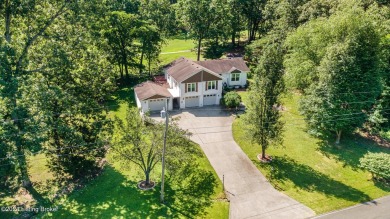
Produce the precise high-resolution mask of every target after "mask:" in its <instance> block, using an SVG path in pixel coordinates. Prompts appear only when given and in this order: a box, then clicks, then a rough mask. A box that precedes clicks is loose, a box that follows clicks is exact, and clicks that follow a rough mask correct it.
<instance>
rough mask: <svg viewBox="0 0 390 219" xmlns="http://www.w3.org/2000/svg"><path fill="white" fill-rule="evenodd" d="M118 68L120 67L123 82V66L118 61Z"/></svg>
mask: <svg viewBox="0 0 390 219" xmlns="http://www.w3.org/2000/svg"><path fill="white" fill-rule="evenodd" d="M118 67H119V74H120V76H121V79H122V80H123V65H122V63H121V62H120V61H119V59H118Z"/></svg>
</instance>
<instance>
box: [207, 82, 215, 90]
mask: <svg viewBox="0 0 390 219" xmlns="http://www.w3.org/2000/svg"><path fill="white" fill-rule="evenodd" d="M216 88H217V81H208V82H207V90H213V89H214V90H215V89H216Z"/></svg>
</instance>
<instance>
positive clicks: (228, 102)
mask: <svg viewBox="0 0 390 219" xmlns="http://www.w3.org/2000/svg"><path fill="white" fill-rule="evenodd" d="M223 103H224V105H225V106H226V107H228V108H235V107H238V106H240V103H241V96H240V95H238V93H237V92H235V91H230V92H227V93H226V94H225V96H224V97H223Z"/></svg>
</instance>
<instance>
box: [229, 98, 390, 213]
mask: <svg viewBox="0 0 390 219" xmlns="http://www.w3.org/2000/svg"><path fill="white" fill-rule="evenodd" d="M240 95H242V99H243V101H244V103H245V101H246V100H247V98H248V93H246V92H241V93H240ZM284 100H285V101H284V106H285V107H286V111H285V112H283V120H285V121H286V125H285V131H284V143H283V147H279V148H275V147H270V148H269V149H268V150H267V154H269V155H271V156H272V157H273V158H274V160H273V162H271V163H270V164H260V163H259V161H258V160H257V159H256V155H257V154H258V153H260V147H259V146H258V145H251V144H250V143H249V141H248V140H247V138H246V137H245V133H244V131H243V128H242V127H243V125H244V124H243V123H242V120H240V119H236V120H235V121H234V123H233V135H234V139H235V141H236V142H237V143H238V144H239V145H240V146H241V148H242V149H243V150H244V152H245V153H246V154H247V155H248V156H249V158H250V159H251V160H252V161H253V163H255V164H256V166H257V167H258V168H259V170H260V171H261V172H262V173H263V174H264V175H265V176H266V177H267V178H268V179H269V180H270V181H271V183H272V184H273V185H274V186H275V188H277V189H278V190H280V191H282V192H283V193H285V194H287V195H288V196H290V197H292V198H294V199H296V200H298V201H300V202H302V203H303V204H305V205H307V206H308V207H310V208H312V209H313V210H314V211H315V212H316V213H318V214H320V213H324V212H328V211H332V210H336V209H340V208H344V207H347V206H351V205H354V204H357V203H360V202H363V201H368V200H371V199H375V198H378V197H381V196H384V195H388V194H390V187H389V186H388V185H387V186H386V185H384V184H382V183H377V182H374V181H372V180H371V174H370V173H368V172H366V171H363V170H361V169H360V168H359V166H358V165H359V158H361V157H362V156H363V155H364V154H366V153H367V152H385V153H390V150H389V149H386V148H383V147H380V146H377V145H376V144H375V142H372V141H370V140H367V139H364V138H362V137H361V136H359V135H358V134H353V135H350V136H344V137H343V138H342V142H341V144H340V146H338V147H336V146H334V145H333V143H329V144H328V143H326V142H325V141H322V140H320V139H318V138H316V137H313V136H311V135H309V134H308V133H307V132H306V126H305V122H304V121H302V120H299V119H302V118H303V117H302V116H300V115H299V113H298V111H297V107H298V105H297V103H298V100H299V95H296V94H291V95H290V96H289V97H286V98H285V99H284ZM297 119H298V120H297ZM291 120H296V121H291ZM333 140H334V139H331V141H330V142H333Z"/></svg>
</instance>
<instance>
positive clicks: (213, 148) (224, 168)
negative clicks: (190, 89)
mask: <svg viewBox="0 0 390 219" xmlns="http://www.w3.org/2000/svg"><path fill="white" fill-rule="evenodd" d="M171 114H172V115H174V117H175V116H180V120H179V121H178V123H179V125H180V126H181V128H183V129H188V130H189V131H190V132H192V133H193V136H192V137H191V138H192V140H193V141H195V142H196V143H198V144H199V145H200V146H201V148H202V149H203V151H204V152H205V154H206V156H207V158H208V159H209V161H210V163H211V165H212V166H213V168H214V169H215V171H216V172H217V174H218V177H219V178H220V179H221V180H222V178H223V177H224V181H225V189H226V190H227V194H228V196H229V199H230V218H233V219H236V218H288V219H294V218H308V217H311V216H314V215H315V213H314V212H313V211H312V210H311V209H310V208H308V207H306V206H305V205H303V204H301V203H299V202H298V201H295V200H294V199H292V198H290V197H288V196H287V195H285V194H283V193H281V192H279V191H277V190H276V189H274V188H273V187H272V185H271V184H270V183H269V182H268V181H267V179H266V178H265V177H264V176H263V175H262V174H261V173H260V171H259V170H258V169H257V168H256V167H255V165H254V164H253V163H252V161H251V160H250V159H249V158H248V156H247V155H246V154H245V153H244V152H243V151H242V150H241V148H240V147H239V146H238V145H237V144H236V142H235V141H234V139H233V135H232V122H233V116H232V115H231V114H230V113H229V112H227V111H223V110H221V109H220V107H218V106H215V107H203V108H198V109H185V110H180V111H176V112H173V113H171Z"/></svg>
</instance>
